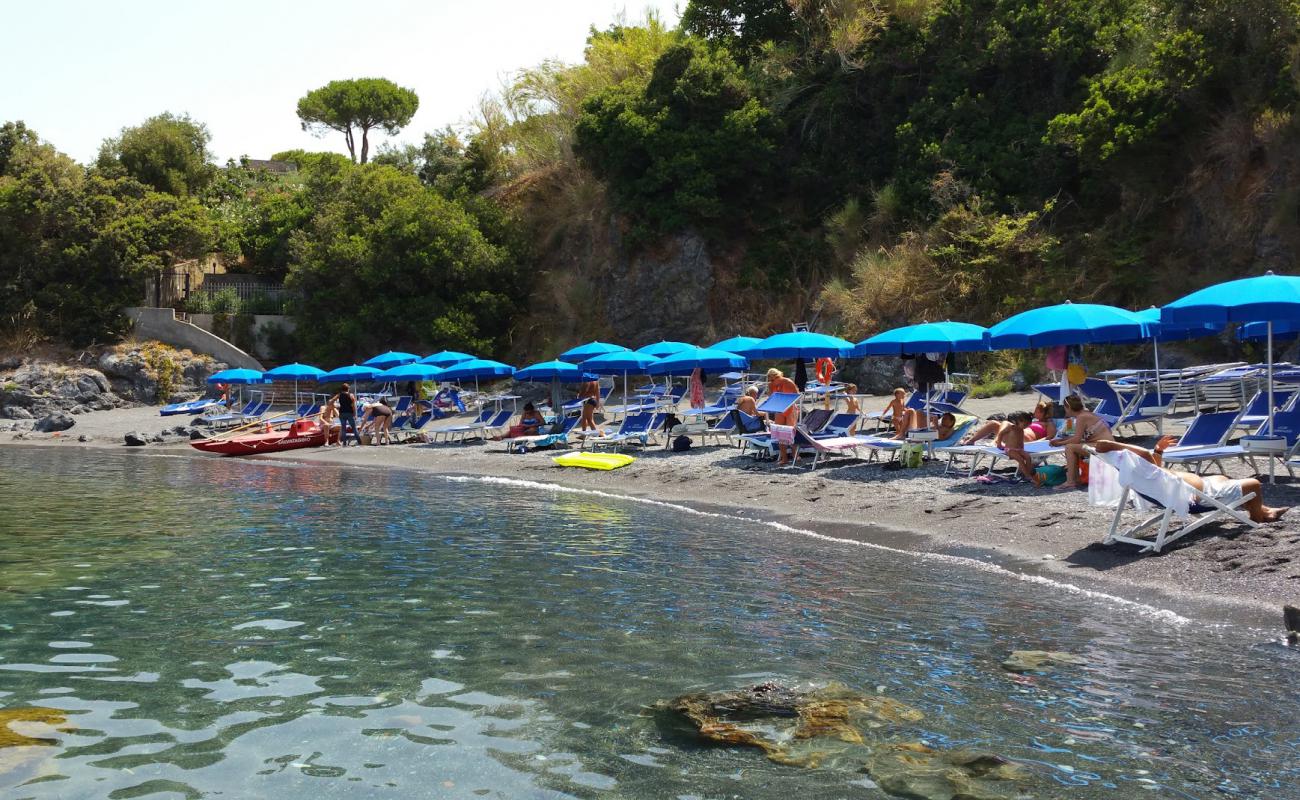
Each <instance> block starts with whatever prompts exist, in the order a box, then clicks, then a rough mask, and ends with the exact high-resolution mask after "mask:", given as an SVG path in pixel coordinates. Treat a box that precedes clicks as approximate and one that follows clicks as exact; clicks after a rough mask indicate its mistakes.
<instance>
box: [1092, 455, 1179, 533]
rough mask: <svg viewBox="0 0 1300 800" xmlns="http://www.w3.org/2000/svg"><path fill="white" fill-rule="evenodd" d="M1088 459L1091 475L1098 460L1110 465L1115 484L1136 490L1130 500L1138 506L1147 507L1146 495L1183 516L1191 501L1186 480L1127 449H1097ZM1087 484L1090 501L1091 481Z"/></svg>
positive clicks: (1095, 470)
mask: <svg viewBox="0 0 1300 800" xmlns="http://www.w3.org/2000/svg"><path fill="white" fill-rule="evenodd" d="M1090 461H1092V462H1093V465H1092V474H1094V475H1095V474H1096V472H1097V470H1098V467H1099V466H1100V464H1103V463H1105V464H1107V465H1109V466H1110V467H1111V468H1113V469H1114V470H1115V474H1116V479H1117V482H1118V483H1119V485H1120V486H1121V487H1122V486H1128V487H1129V488H1131V489H1132V490H1133V491H1134V492H1137V494H1138V497H1136V498H1134V503H1135V505H1137V506H1138V507H1140V508H1146V509H1149V508H1151V503H1150V502H1148V501H1147V499H1146V498H1150V499H1151V500H1155V501H1156V502H1158V503H1159V504H1160V505H1162V506H1164V507H1165V508H1168V509H1170V510H1172V511H1173V512H1174V515H1175V516H1177V517H1178V518H1179V519H1182V520H1186V519H1187V517H1188V513H1189V509H1190V508H1191V505H1192V487H1191V486H1189V485H1188V484H1187V482H1186V481H1182V480H1179V479H1178V478H1177V477H1174V476H1172V475H1170V474H1169V473H1167V472H1165V471H1164V470H1162V469H1160V468H1159V467H1157V466H1156V465H1154V464H1152V463H1151V462H1149V461H1146V460H1144V459H1141V458H1138V457H1137V456H1136V455H1135V454H1133V453H1130V452H1129V451H1127V450H1120V451H1118V452H1112V453H1097V454H1095V455H1094V456H1093V457H1092V458H1091V459H1090ZM1088 486H1089V501H1090V502H1091V491H1092V489H1091V487H1092V484H1091V482H1090V483H1089V484H1088Z"/></svg>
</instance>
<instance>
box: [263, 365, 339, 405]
mask: <svg viewBox="0 0 1300 800" xmlns="http://www.w3.org/2000/svg"><path fill="white" fill-rule="evenodd" d="M324 374H325V370H323V369H318V368H316V367H313V366H312V365H310V364H299V363H297V362H294V363H293V364H284V365H282V366H279V367H276V368H275V369H272V370H267V372H266V379H267V380H268V381H293V404H294V405H295V406H296V405H298V381H314V380H317V379H319V378H320V376H322V375H324Z"/></svg>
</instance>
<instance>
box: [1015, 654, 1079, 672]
mask: <svg viewBox="0 0 1300 800" xmlns="http://www.w3.org/2000/svg"><path fill="white" fill-rule="evenodd" d="M1087 663H1088V661H1087V659H1085V658H1082V657H1080V656H1076V655H1073V654H1071V653H1062V652H1059V651H1051V650H1013V651H1012V652H1011V655H1009V656H1007V659H1006V661H1003V662H1002V668H1003V669H1005V670H1006V671H1007V672H1042V671H1044V670H1045V669H1046V668H1048V667H1061V666H1078V665H1080V664H1087Z"/></svg>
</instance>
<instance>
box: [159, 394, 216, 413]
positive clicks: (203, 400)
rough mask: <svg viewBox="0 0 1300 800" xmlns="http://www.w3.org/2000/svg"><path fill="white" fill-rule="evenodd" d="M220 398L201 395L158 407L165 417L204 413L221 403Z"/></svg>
mask: <svg viewBox="0 0 1300 800" xmlns="http://www.w3.org/2000/svg"><path fill="white" fill-rule="evenodd" d="M220 404H221V401H220V400H214V399H212V398H210V397H200V398H199V399H197V400H186V401H185V402H184V403H171V404H169V405H165V406H163V407H162V408H160V409H158V413H159V414H161V415H162V416H164V417H175V416H180V415H181V414H185V415H194V414H202V413H204V412H206V411H208V410H209V409H211V408H212V407H213V406H216V405H220Z"/></svg>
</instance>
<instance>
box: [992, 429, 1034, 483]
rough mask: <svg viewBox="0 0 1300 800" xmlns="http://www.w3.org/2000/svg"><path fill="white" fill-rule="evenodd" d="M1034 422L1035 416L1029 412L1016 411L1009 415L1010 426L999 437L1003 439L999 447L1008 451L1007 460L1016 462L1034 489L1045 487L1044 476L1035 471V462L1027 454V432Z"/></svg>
mask: <svg viewBox="0 0 1300 800" xmlns="http://www.w3.org/2000/svg"><path fill="white" fill-rule="evenodd" d="M1033 421H1034V415H1033V414H1030V413H1029V412H1028V411H1014V412H1012V413H1010V414H1008V415H1007V422H1008V423H1010V424H1009V425H1007V426H1005V427H1004V428H1003V429H1002V431H1001V432H1000V433H999V434H998V435H999V437H1001V439H1002V442H1001V444H1000V445H999V446H1000V447H1001V448H1002V449H1003V450H1004V451H1006V454H1007V458H1010V459H1011V460H1012V461H1014V462H1016V465H1017V466H1019V467H1020V474H1021V475H1023V476H1024V477H1025V480H1027V481H1029V482H1030V483H1032V484H1034V488H1038V487H1039V486H1042V485H1043V476H1042V475H1039V474H1038V473H1037V472H1035V471H1034V462H1033V461H1032V460H1030V458H1029V454H1028V453H1027V452H1025V430H1026V429H1027V428H1028V427H1029V426H1030V424H1031V423H1033Z"/></svg>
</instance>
